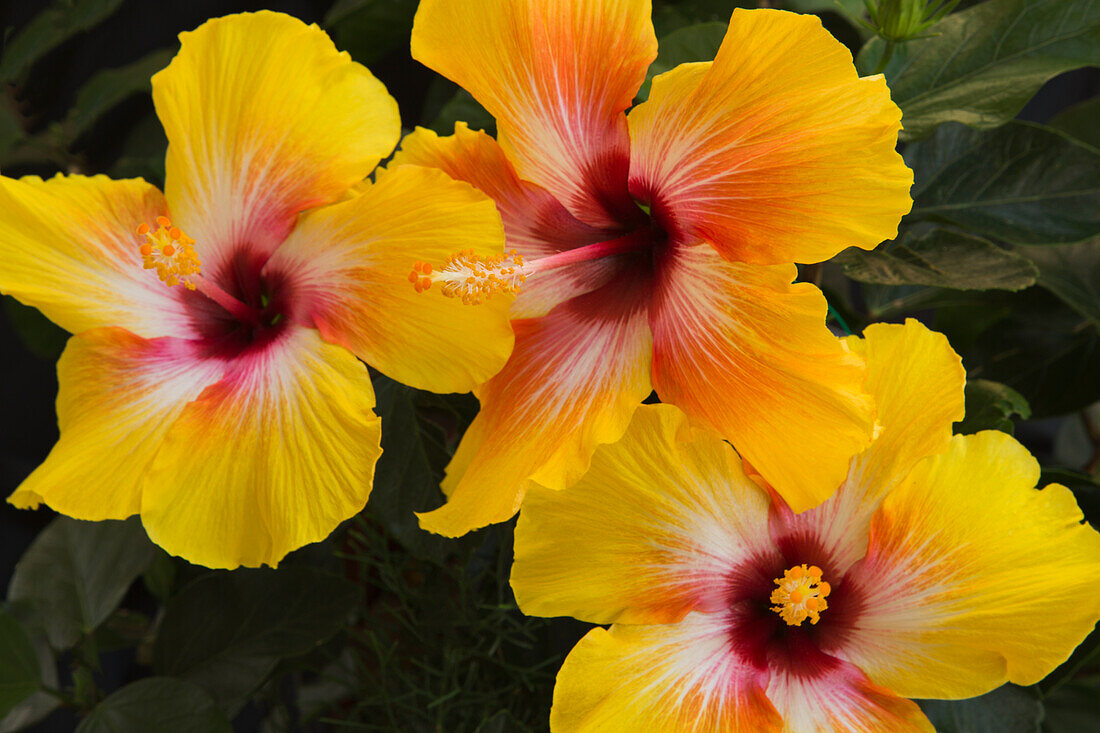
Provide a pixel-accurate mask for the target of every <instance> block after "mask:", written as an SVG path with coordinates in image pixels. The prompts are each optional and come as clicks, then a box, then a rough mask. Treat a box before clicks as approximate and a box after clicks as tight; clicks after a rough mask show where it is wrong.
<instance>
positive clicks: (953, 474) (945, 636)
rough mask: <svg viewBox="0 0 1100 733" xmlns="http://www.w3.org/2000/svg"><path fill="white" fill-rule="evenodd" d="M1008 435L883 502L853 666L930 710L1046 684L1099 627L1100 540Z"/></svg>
mask: <svg viewBox="0 0 1100 733" xmlns="http://www.w3.org/2000/svg"><path fill="white" fill-rule="evenodd" d="M1038 478H1039V465H1038V463H1036V461H1035V459H1034V458H1032V457H1031V456H1030V455H1029V454H1028V452H1027V451H1026V450H1025V449H1024V448H1023V447H1022V446H1021V445H1020V444H1019V443H1017V442H1016V441H1015V440H1014V439H1013V438H1012V437H1010V436H1008V435H1005V434H1004V433H1001V432H997V431H986V432H982V433H978V434H977V435H966V436H962V435H958V436H955V437H954V438H953V439H952V440H951V444H950V447H949V449H948V451H947V452H946V453H945V454H943V455H940V456H937V457H934V458H931V459H929V460H927V461H924V462H922V463H920V464H919V465H918V466H917V467H916V468H915V469H914V470H913V472H912V473H910V475H909V477H908V478H907V479H906V480H905V481H904V482H903V483H902V484H901V485H900V486H899V487H898V488H896V489H895V490H894V491H893V492H891V493H890V494H889V495H888V496H887V497H886V499H885V500H884V501H883V504H882V508H881V509H880V510H879V512H878V514H876V515H875V517H874V519H873V520H872V523H871V539H870V543H869V546H868V551H867V557H866V558H865V559H864V560H863V561H862V562H861V563H860V564H859V565H857V566H855V567H854V568H853V569H852V570H851V571H850V572H849V574H848V576H847V578H846V579H845V585H846V588H845V593H854V594H858V595H859V596H861V597H862V606H863V609H864V610H863V612H862V615H861V616H860V617H859V618H858V619H857V621H856V622H855V624H854V627H853V629H852V631H851V634H850V640H849V642H848V643H846V644H845V648H844V649H843V650H842V653H843V654H844V655H845V656H846V657H847V658H848V659H850V660H851V661H852V662H853V663H855V664H856V665H858V666H859V667H860V668H861V669H863V670H865V671H866V672H867V674H868V675H869V676H870V677H871V678H872V679H874V680H875V681H876V682H878V683H880V684H883V685H886V686H887V687H889V688H891V689H893V690H895V691H897V692H898V693H899V694H902V695H906V696H908V697H923V698H962V697H970V696H973V695H980V694H982V693H984V692H987V691H989V690H992V689H993V688H995V687H998V686H1000V685H1001V684H1002V683H1004V682H1006V681H1010V682H1015V683H1016V684H1020V685H1030V684H1033V683H1035V682H1038V681H1039V680H1040V679H1042V678H1043V677H1044V676H1046V675H1047V674H1048V673H1049V672H1050V671H1051V670H1053V669H1054V668H1055V667H1056V666H1057V665H1058V664H1060V663H1061V662H1063V661H1065V659H1066V658H1067V657H1068V656H1069V654H1070V652H1072V651H1073V649H1074V647H1076V646H1077V645H1078V644H1079V643H1081V641H1082V640H1083V639H1084V638H1085V636H1086V635H1087V634H1088V633H1089V632H1090V631H1091V630H1092V628H1093V625H1094V624H1095V623H1096V622H1097V620H1098V619H1100V595H1098V594H1097V593H1096V589H1095V586H1096V578H1097V577H1100V534H1098V533H1097V532H1096V531H1095V530H1093V529H1092V528H1091V527H1089V526H1088V525H1086V524H1082V523H1081V511H1080V509H1078V508H1077V503H1076V502H1075V501H1074V498H1073V495H1072V494H1071V493H1070V492H1069V490H1067V489H1066V488H1065V487H1062V486H1058V485H1051V486H1048V487H1046V488H1045V489H1043V490H1041V491H1036V490H1035V489H1034V488H1033V487H1034V486H1035V482H1036V480H1037V479H1038Z"/></svg>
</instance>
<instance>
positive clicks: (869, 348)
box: [780, 319, 966, 567]
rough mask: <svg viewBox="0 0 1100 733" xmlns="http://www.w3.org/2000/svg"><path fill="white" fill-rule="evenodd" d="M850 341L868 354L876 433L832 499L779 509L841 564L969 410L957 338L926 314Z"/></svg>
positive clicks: (793, 529)
mask: <svg viewBox="0 0 1100 733" xmlns="http://www.w3.org/2000/svg"><path fill="white" fill-rule="evenodd" d="M846 341H847V343H848V345H849V346H850V347H851V349H852V351H854V352H855V353H857V354H860V355H861V356H863V357H864V358H865V359H866V361H867V391H868V392H870V393H871V396H872V397H873V398H874V400H875V406H876V407H877V408H878V425H877V428H876V434H875V436H876V437H875V439H874V441H873V442H872V443H871V445H870V447H868V448H867V450H865V451H863V452H862V453H861V454H859V455H858V456H856V457H855V458H853V459H852V463H851V466H850V467H849V469H848V477H847V478H846V479H845V481H844V483H843V485H842V486H841V487H840V488H839V489H838V490H837V492H836V494H834V495H833V496H832V497H830V498H829V500H828V501H826V502H824V503H823V504H821V505H820V506H817V507H814V508H813V509H810V510H809V511H806V512H803V513H801V514H798V515H791V514H790V513H789V512H780V514H781V515H782V517H783V524H784V528H783V530H782V532H784V533H788V534H791V535H800V536H813V537H816V538H817V541H818V542H819V543H820V544H821V545H822V546H824V547H828V548H830V549H831V551H832V552H833V553H835V557H836V561H837V563H838V564H839V565H840V567H847V566H849V565H850V564H852V563H854V562H855V561H856V560H858V559H859V558H861V557H863V554H864V553H865V552H866V550H867V531H868V524H869V520H870V518H871V515H872V514H874V513H875V510H876V509H878V506H879V503H880V502H881V501H882V498H883V497H884V496H885V495H886V494H887V493H888V492H889V491H890V490H891V489H892V488H894V487H895V486H897V485H898V483H900V482H901V481H902V479H904V478H905V477H906V476H907V475H908V474H909V471H910V470H911V469H912V468H913V467H914V466H915V465H916V464H917V463H918V462H919V461H920V460H922V459H923V458H925V457H926V456H931V455H935V454H937V453H942V452H944V451H945V450H947V447H948V445H949V444H950V441H951V424H952V423H953V422H955V421H957V420H961V419H962V417H963V386H964V384H965V381H966V372H965V371H964V370H963V368H962V361H961V359H959V355H958V354H956V353H955V351H954V350H953V349H952V348H951V344H949V343H948V342H947V339H946V338H945V337H944V336H943V334H939V333H936V332H934V331H929V330H928V329H927V328H925V327H924V326H923V325H922V324H921V323H920V322H919V321H915V320H913V319H909V320H907V321H906V322H905V325H895V324H887V323H876V324H873V325H871V326H868V327H867V329H866V330H865V331H864V332H863V338H859V337H858V336H852V337H850V338H848V339H846ZM791 438H792V439H793V440H795V441H796V442H797V443H802V442H803V439H802V438H801V437H799V436H797V435H792V436H791Z"/></svg>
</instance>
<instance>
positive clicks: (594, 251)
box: [525, 231, 648, 273]
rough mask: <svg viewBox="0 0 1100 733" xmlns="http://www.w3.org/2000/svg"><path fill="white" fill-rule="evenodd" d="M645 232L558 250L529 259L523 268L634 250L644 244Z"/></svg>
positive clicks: (552, 266) (549, 266)
mask: <svg viewBox="0 0 1100 733" xmlns="http://www.w3.org/2000/svg"><path fill="white" fill-rule="evenodd" d="M646 234H647V233H646V232H637V231H635V232H631V233H630V234H627V235H626V236H623V237H619V238H618V239H609V240H607V241H606V242H596V243H594V244H586V245H584V246H583V247H577V248H576V249H567V250H565V251H564V252H558V253H557V254H552V255H549V256H547V257H542V258H539V259H537V260H531V261H530V262H529V263H527V264H526V265H525V268H526V270H527V271H528V272H530V273H534V272H543V271H545V270H556V269H557V268H559V267H565V266H567V265H572V264H575V263H577V262H587V261H589V260H599V259H603V258H604V257H611V256H612V255H617V254H622V253H624V252H634V251H636V250H639V249H641V248H642V247H644V246H645V245H646V243H647V241H648V239H647V237H646V236H645V235H646Z"/></svg>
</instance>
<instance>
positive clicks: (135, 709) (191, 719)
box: [76, 677, 233, 733]
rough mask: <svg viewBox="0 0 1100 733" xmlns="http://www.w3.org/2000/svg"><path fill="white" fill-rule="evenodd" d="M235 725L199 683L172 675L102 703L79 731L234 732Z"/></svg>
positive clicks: (123, 691)
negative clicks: (232, 724)
mask: <svg viewBox="0 0 1100 733" xmlns="http://www.w3.org/2000/svg"><path fill="white" fill-rule="evenodd" d="M232 730H233V727H232V726H231V725H230V724H229V721H228V720H227V719H226V717H225V715H224V714H223V713H222V711H221V710H219V709H218V707H217V705H215V704H214V701H213V699H211V697H210V695H208V694H206V692H205V691H203V689H202V688H201V687H199V686H197V685H194V684H191V683H190V682H186V681H184V680H177V679H172V678H170V677H147V678H145V679H142V680H138V681H137V682H134V683H131V684H129V685H126V686H125V687H123V688H122V689H120V690H118V691H116V692H114V693H113V694H111V695H110V696H109V697H107V699H105V700H104V701H103V702H101V703H99V705H97V706H96V707H95V708H94V709H93V710H92V712H91V713H89V714H88V716H87V717H86V718H84V720H82V721H80V725H79V726H77V729H76V733H129V732H130V731H132V732H133V733H139V732H140V731H156V732H157V733H231V731H232Z"/></svg>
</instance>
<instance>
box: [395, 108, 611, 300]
mask: <svg viewBox="0 0 1100 733" xmlns="http://www.w3.org/2000/svg"><path fill="white" fill-rule="evenodd" d="M406 163H409V164H413V165H422V166H429V167H432V168H439V169H440V170H442V171H444V172H445V173H446V174H447V175H449V176H450V177H451V178H455V179H457V180H460V181H466V182H467V183H469V184H471V185H473V186H475V187H476V188H478V189H479V190H481V191H484V192H485V193H486V194H488V195H489V196H490V197H491V198H492V199H493V200H494V201H495V202H496V205H497V210H498V211H500V216H501V219H502V220H503V221H504V234H505V236H506V237H507V246H508V247H509V248H515V249H516V250H517V251H518V252H519V253H520V254H521V255H523V256H524V257H525V258H527V259H532V260H533V259H537V258H540V257H545V256H547V255H552V254H556V253H558V252H562V251H564V250H567V249H572V248H573V247H580V246H583V245H586V244H591V243H593V242H599V241H602V240H605V239H609V238H613V237H614V235H613V234H611V233H609V232H605V231H602V230H600V229H597V228H595V227H591V226H589V225H587V224H585V223H583V222H581V221H578V220H577V219H575V218H574V217H573V215H572V214H570V213H569V212H568V211H566V209H565V207H564V206H562V205H561V204H560V203H558V200H557V199H555V198H554V197H553V196H551V195H550V193H549V192H548V191H546V190H545V189H543V188H541V187H539V186H536V185H535V184H533V183H530V182H528V181H524V180H521V179H520V178H519V176H518V175H517V174H516V172H515V169H514V168H512V164H511V163H509V162H508V159H507V158H506V157H505V156H504V151H503V150H502V149H501V147H500V145H498V144H497V142H496V140H493V138H491V137H489V136H488V135H486V134H485V133H484V132H480V131H473V130H470V129H469V128H468V127H467V126H466V123H465V122H457V123H455V133H454V135H449V136H447V137H439V136H438V135H436V134H435V133H434V132H432V131H431V130H427V129H424V128H417V129H416V130H415V131H414V132H413V133H412V134H410V135H408V136H407V137H405V139H404V140H402V141H401V150H400V151H398V153H397V155H396V156H394V160H393V165H402V164H406ZM391 167H392V166H391ZM617 270H618V268H617V266H616V264H615V263H614V262H613V261H611V260H607V259H604V260H593V261H591V262H585V263H580V264H578V265H576V266H573V267H567V268H562V269H559V270H550V271H549V272H543V273H539V275H538V277H533V278H530V279H529V280H528V281H527V283H525V285H524V288H523V291H522V292H521V293H520V294H519V296H518V297H517V298H516V299H515V301H513V303H512V308H511V311H510V314H511V316H512V317H513V318H534V317H537V316H544V315H546V314H547V313H549V312H550V310H551V309H552V308H553V307H554V306H555V305H557V304H558V303H561V302H563V301H565V300H568V299H569V298H573V297H576V296H578V295H582V294H584V293H587V292H591V291H592V290H595V289H596V288H597V287H599V286H601V285H603V284H605V283H607V282H608V281H609V280H610V278H611V277H612V275H614V273H615V272H616V271H617Z"/></svg>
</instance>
